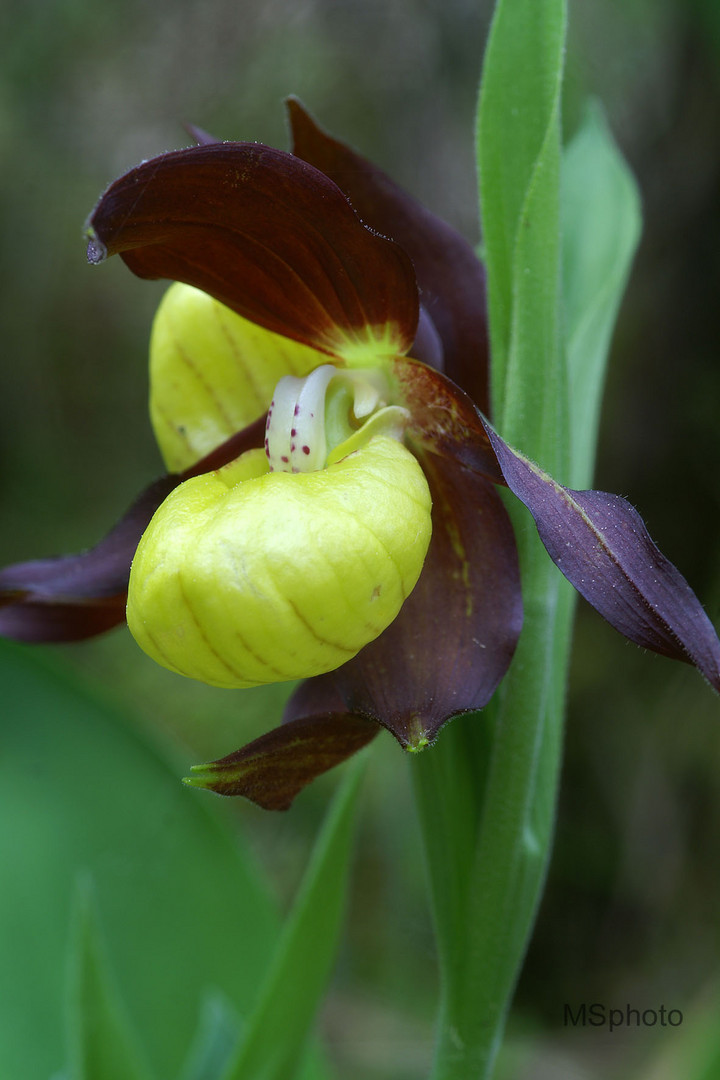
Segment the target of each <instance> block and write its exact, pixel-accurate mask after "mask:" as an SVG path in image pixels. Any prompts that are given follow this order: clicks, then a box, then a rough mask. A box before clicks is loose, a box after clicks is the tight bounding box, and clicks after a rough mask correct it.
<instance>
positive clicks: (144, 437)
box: [0, 0, 720, 1080]
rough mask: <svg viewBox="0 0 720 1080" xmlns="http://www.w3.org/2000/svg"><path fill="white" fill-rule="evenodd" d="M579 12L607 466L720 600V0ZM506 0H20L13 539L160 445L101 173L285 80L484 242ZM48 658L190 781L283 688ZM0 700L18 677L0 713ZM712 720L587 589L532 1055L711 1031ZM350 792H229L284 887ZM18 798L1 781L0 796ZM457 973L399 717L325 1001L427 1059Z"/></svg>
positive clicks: (134, 290)
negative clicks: (485, 114)
mask: <svg viewBox="0 0 720 1080" xmlns="http://www.w3.org/2000/svg"><path fill="white" fill-rule="evenodd" d="M570 9H571V33H570V48H569V54H568V80H567V107H566V128H567V133H568V134H571V133H572V130H573V127H574V125H575V123H576V122H577V118H578V117H579V115H580V110H581V108H582V104H583V101H584V100H585V98H586V96H587V95H588V94H593V95H597V96H599V97H600V98H601V99H602V101H603V102H604V104H605V106H606V108H607V111H608V115H609V119H610V123H611V126H612V128H613V131H614V133H615V135H616V137H617V139H618V141H619V143H620V145H621V147H622V150H623V152H624V153H625V155H626V157H627V159H628V161H629V163H630V165H631V167H632V169H633V171H634V172H635V175H636V177H637V178H638V181H639V185H640V188H641V192H642V197H643V204H644V214H645V229H644V235H643V240H642V244H641V248H640V252H639V255H638V258H637V261H636V265H635V268H634V271H633V274H632V278H631V282H630V288H629V291H628V294H627V297H626V300H625V303H624V305H623V309H622V312H621V318H620V324H619V327H618V330H617V333H616V336H615V343H614V349H613V358H612V362H611V369H610V376H609V383H608V393H607V398H606V407H605V411H604V420H603V428H602V443H601V448H600V456H599V464H598V475H597V486H599V487H602V488H606V489H609V490H613V491H617V492H619V493H620V494H623V495H626V496H628V497H629V498H630V500H631V501H632V502H633V504H634V505H635V506H637V507H638V509H639V510H640V511H641V512H642V513H643V515H644V517H645V519H646V521H647V524H648V527H649V529H650V531H651V534H652V535H653V536H654V538H655V539H656V540H657V541H658V543H659V544H660V545H661V547H662V548H663V550H664V551H665V553H666V554H667V555H668V556H669V557H670V558H672V559H673V561H674V562H676V564H677V565H678V566H679V568H680V569H681V570H682V572H683V573H684V574H685V575H686V576H687V578H688V579H689V581H690V583H691V584H692V585H693V587H694V588H695V590H696V591H697V592H698V594H699V595H700V596H701V598H702V599H703V601H704V602H705V604H706V607H707V609H708V611H709V614H710V615H711V617H712V618H713V619H714V620H715V622H716V624H717V621H718V616H719V615H720V542H719V534H720V479H719V477H720V433H719V431H718V402H720V316H719V315H718V296H720V137H719V134H718V133H719V131H720V4H718V3H717V0H594V2H593V0H570ZM490 12H491V5H490V3H488V2H477V0H474V2H471V0H391V2H387V0H384V2H381V0H339V2H333V0H300V2H297V3H293V2H291V0H244V3H243V4H242V6H241V5H238V4H236V3H230V2H227V0H202V2H200V0H179V2H175V3H170V2H168V0H165V2H161V3H142V4H141V3H139V0H130V2H128V3H123V4H120V3H113V2H111V0H93V2H90V0H27V2H26V3H25V4H24V5H23V7H22V9H20V8H19V7H14V6H11V5H10V4H9V3H7V2H6V4H5V5H4V7H3V8H2V9H1V10H0V161H1V163H2V165H1V168H0V207H1V210H0V216H1V218H2V232H1V233H0V309H1V319H0V326H1V327H2V331H1V332H2V342H3V344H2V358H3V359H2V364H1V365H0V507H1V510H0V513H1V518H0V521H1V523H2V527H1V529H0V564H4V563H6V562H11V561H16V560H19V559H21V558H28V557H32V556H42V555H48V554H53V553H60V552H64V551H72V550H77V549H80V548H82V547H85V546H88V545H89V544H91V543H93V542H95V540H97V539H98V538H99V537H100V536H101V535H102V534H103V532H104V531H105V530H106V529H107V528H108V527H109V526H110V524H111V523H112V522H113V521H114V520H115V519H116V518H117V516H118V515H119V514H120V513H121V511H122V510H123V509H124V508H125V506H126V505H127V504H128V503H129V502H130V501H131V499H132V498H133V496H134V495H135V494H136V492H137V491H139V490H140V489H141V488H142V487H143V485H144V484H146V483H147V482H148V481H149V480H151V479H152V478H153V477H154V476H156V475H157V474H158V473H159V472H160V471H161V464H160V461H159V457H158V454H157V451H156V449H155V447H154V444H153V440H152V436H151V432H150V427H149V422H148V419H147V409H146V392H147V379H146V359H147V357H146V349H147V338H148V329H149V324H150V320H151V318H152V314H153V310H154V307H155V305H156V303H157V300H158V297H159V296H160V294H161V292H162V289H163V286H162V285H161V284H158V285H155V284H148V283H143V282H140V281H137V280H135V279H133V278H132V277H131V276H130V275H129V274H128V273H127V271H126V270H125V269H124V267H123V266H122V265H121V264H120V263H119V262H117V263H113V262H111V263H109V264H108V265H106V266H104V267H102V268H101V269H94V268H89V267H88V266H87V265H86V264H85V259H84V248H83V243H82V225H83V221H84V219H85V218H86V216H87V215H88V213H89V212H90V210H91V209H92V206H93V204H94V202H95V200H96V198H97V197H98V195H99V193H100V192H101V190H102V189H103V188H104V187H105V186H106V185H107V184H108V183H109V182H110V181H111V180H112V179H114V178H115V176H116V175H118V174H119V173H120V172H122V171H123V170H125V169H126V168H129V167H130V166H132V165H134V164H136V163H137V162H138V161H139V160H141V159H142V158H145V157H150V156H152V155H154V154H156V153H158V152H160V151H163V150H169V149H175V148H177V147H179V146H182V145H186V144H187V142H188V139H187V137H186V136H185V134H184V132H183V130H182V127H181V124H182V122H183V121H191V122H194V123H197V124H199V125H200V126H202V127H204V128H205V129H207V130H210V131H212V132H213V133H215V134H217V135H218V136H219V137H223V138H242V139H258V140H261V141H264V142H268V143H271V144H274V145H279V146H284V145H285V140H286V131H285V125H284V117H283V110H282V104H281V102H282V98H283V97H284V96H285V95H286V94H289V93H294V94H297V95H299V96H300V97H301V99H302V100H303V101H304V102H305V104H306V105H307V106H308V107H309V108H310V109H311V111H313V112H314V113H315V115H316V116H317V117H318V119H320V121H321V122H322V123H323V124H324V125H325V126H326V127H328V128H329V129H330V130H331V131H333V132H334V133H335V134H337V135H339V136H341V137H343V138H345V139H346V140H347V141H350V142H351V143H353V144H354V145H355V146H356V147H357V148H358V149H360V150H361V151H362V152H364V153H365V154H367V155H368V156H370V157H372V158H373V159H374V160H375V161H377V162H378V163H379V164H381V165H383V166H384V167H385V168H386V169H387V170H388V171H389V172H391V173H392V175H393V176H394V177H395V178H396V179H398V180H399V181H400V182H401V183H403V184H404V185H405V186H406V187H407V188H408V189H410V190H411V191H412V192H413V193H414V194H415V195H417V196H418V197H419V198H420V199H421V200H423V201H424V202H425V203H426V204H428V205H429V206H430V207H431V208H432V209H433V210H435V211H436V212H438V213H439V214H441V215H442V216H444V217H446V218H447V219H448V220H450V221H451V222H453V223H454V224H455V225H456V226H457V227H459V228H460V229H461V230H462V231H463V232H465V233H466V235H468V236H469V237H470V238H471V239H472V240H475V239H476V238H477V214H476V207H475V191H474V163H473V145H472V126H473V118H474V110H475V93H476V87H477V81H478V76H479V70H480V62H481V57H482V50H483V46H484V40H485V35H486V32H487V26H488V22H489V18H490ZM51 652H52V655H53V662H54V663H55V664H56V665H58V664H59V665H60V667H61V668H62V669H63V671H64V672H65V676H64V677H65V678H67V679H69V680H70V681H71V682H72V683H73V684H74V685H75V686H80V687H90V688H91V689H92V692H93V693H95V692H96V689H98V688H99V691H100V693H101V694H102V695H103V696H104V698H106V699H110V700H112V703H113V708H114V709H115V710H116V711H117V712H118V713H125V714H126V715H127V716H128V717H131V721H130V722H131V723H133V724H137V725H140V727H141V728H142V729H143V730H149V731H150V732H151V737H152V739H153V740H156V741H157V742H158V744H159V745H160V746H161V747H163V748H165V750H166V751H167V753H168V754H170V755H171V757H172V760H173V763H174V766H176V769H177V774H178V775H182V773H183V772H184V771H185V770H186V769H187V767H188V765H189V764H191V763H192V762H194V761H200V760H207V759H209V758H211V757H217V756H220V755H221V754H223V753H227V752H229V751H230V750H233V749H235V748H236V746H238V745H240V744H241V743H243V742H245V741H247V740H248V739H249V738H251V737H253V736H254V735H255V734H258V733H260V732H261V731H263V730H265V729H267V728H268V727H269V726H271V725H272V724H273V723H274V722H275V721H276V718H277V715H278V709H279V703H280V699H281V697H282V693H283V692H284V691H281V692H280V693H279V694H278V692H271V693H265V692H262V691H249V692H246V693H244V694H234V693H230V692H225V691H219V690H213V689H209V688H206V687H202V686H196V685H192V684H189V683H188V682H186V681H185V680H181V679H178V678H175V677H173V676H171V675H170V674H169V673H167V672H164V671H161V670H160V669H158V668H156V667H155V666H154V665H153V664H152V663H151V662H150V661H148V660H146V659H145V658H144V656H143V655H142V654H140V652H139V651H138V650H137V649H136V648H135V646H134V644H133V643H132V641H131V640H130V639H129V637H128V635H127V633H126V631H124V630H121V631H117V632H115V633H113V634H111V635H108V636H107V637H105V638H103V639H99V640H97V641H95V642H91V643H87V644H85V645H82V646H75V647H72V648H65V647H62V648H60V647H59V648H57V649H54V650H51ZM93 688H95V689H93ZM3 700H4V690H3V688H2V687H0V709H1V708H2V702H3ZM44 708H47V706H46V705H45V706H44ZM21 712H22V710H21V709H20V710H19V712H18V710H17V709H16V710H15V711H14V713H13V716H12V722H13V723H16V722H18V717H19V713H21ZM719 718H720V710H719V709H718V702H717V699H716V698H715V697H714V695H713V694H712V693H711V691H710V690H708V689H707V688H706V687H705V686H704V685H703V684H702V682H701V680H700V679H699V677H698V676H697V675H696V674H695V673H694V672H692V671H690V670H689V669H687V670H685V669H683V668H681V667H680V666H677V665H676V666H673V665H672V664H671V663H670V662H667V661H664V660H662V659H660V658H658V657H652V656H647V655H645V656H644V655H642V654H641V652H640V651H639V650H637V649H636V648H635V647H633V646H630V645H627V644H626V643H625V642H624V641H623V640H622V639H621V638H620V637H619V636H617V635H616V634H615V633H614V632H613V631H612V630H611V629H609V628H608V627H607V626H606V625H605V624H604V623H603V622H602V620H600V619H599V617H597V616H596V615H595V614H594V613H592V612H590V611H589V610H588V609H587V608H586V607H585V606H581V608H580V610H579V615H578V625H577V640H576V649H575V655H574V664H573V672H572V682H571V687H570V701H569V716H568V738H567V755H566V763H565V768H564V775H563V788H562V793H561V799H560V807H559V823H558V837H557V845H556V850H555V855H554V859H553V863H552V867H551V872H550V878H549V883H548V889H547V893H546V897H545V900H544V903H543V906H542V910H541V913H540V919H539V922H538V926H537V931H536V934H535V937H534V940H533V944H532V946H531V949H530V953H529V957H528V962H527V965H526V969H525V972H524V974H523V977H522V980H521V983H520V987H519V992H518V997H517V1002H516V1008H515V1011H514V1014H513V1019H512V1023H511V1036H512V1040H511V1043H512V1048H513V1053H512V1056H511V1058H510V1059H509V1064H508V1066H507V1067H508V1070H509V1075H511V1076H513V1077H525V1076H527V1077H533V1078H534V1080H539V1078H541V1077H547V1078H553V1080H566V1078H567V1080H570V1078H572V1080H578V1078H581V1077H582V1078H585V1077H587V1078H588V1080H606V1078H611V1077H612V1078H615V1077H618V1078H620V1077H626V1076H628V1077H629V1076H635V1077H640V1076H642V1077H647V1080H650V1078H651V1077H656V1078H660V1077H661V1076H662V1075H664V1074H663V1073H662V1072H661V1071H660V1069H661V1065H660V1062H661V1060H662V1059H664V1058H667V1055H668V1054H670V1053H671V1052H674V1051H676V1050H677V1048H678V1047H679V1046H681V1038H685V1039H686V1040H687V1039H689V1038H690V1034H689V1033H690V1032H691V1018H695V1019H696V1020H697V1023H698V1025H699V1026H702V1024H701V1021H702V1017H703V1016H704V1015H705V1013H704V1011H703V1010H707V1009H708V1008H712V1002H713V1001H715V1000H716V997H715V995H717V994H718V992H719V991H720V988H719V986H718V973H719V972H720V964H719V963H718V961H719V960H720V940H719V935H720V917H719V915H720V911H719V908H720V904H719V903H718V898H719V897H720V858H719V857H718V850H720V798H719V796H718V775H719V774H720V725H719V724H718V719H719ZM7 723H8V721H7V720H6V721H4V722H3V724H4V725H5V724H7ZM2 738H3V744H4V745H7V744H8V743H7V739H8V736H7V734H4V735H3V736H2ZM332 786H333V781H332V779H326V780H324V781H323V782H321V783H319V784H317V785H315V787H313V788H312V789H311V790H309V791H308V792H306V793H305V794H304V795H303V796H302V797H301V798H300V799H299V800H298V803H297V805H296V807H295V809H293V811H291V813H290V814H288V815H278V816H272V815H267V814H263V813H261V812H259V811H257V810H256V809H255V808H253V807H250V806H247V805H242V806H240V805H232V804H228V803H222V804H220V803H219V802H218V804H217V806H216V807H215V809H217V810H218V812H219V813H220V814H221V815H222V816H223V817H224V818H225V819H226V821H227V823H228V824H229V825H230V827H231V828H232V829H233V830H237V831H239V832H240V833H241V834H242V836H243V838H244V841H245V843H246V844H247V845H249V847H250V849H251V850H252V852H253V853H254V855H255V856H256V857H257V858H258V859H259V860H260V861H261V863H262V864H263V866H264V868H265V871H266V873H267V875H268V877H269V879H270V881H271V882H272V883H273V884H274V885H275V886H276V887H277V889H278V893H279V896H280V903H281V906H283V905H285V904H287V902H288V899H289V897H290V896H291V895H292V890H293V888H294V887H295V884H296V883H297V880H298V877H299V874H300V873H301V870H302V867H303V865H304V862H305V859H306V856H307V852H308V848H309V844H310V839H311V836H312V832H313V829H314V828H315V825H316V823H317V822H318V820H319V819H320V817H321V816H322V812H323V808H324V806H325V804H326V802H327V798H328V794H329V792H330V791H331V789H332ZM130 787H132V780H130ZM83 797H84V796H83V792H82V790H78V792H77V798H78V800H80V802H82V799H83ZM184 797H185V798H186V799H192V800H202V799H204V798H209V797H208V796H204V794H203V793H198V792H190V791H188V792H186V793H185V795H184ZM21 812H22V811H21V810H20V809H18V807H17V806H15V805H14V804H12V802H11V801H10V798H9V796H8V794H7V792H6V794H5V797H4V798H3V805H2V813H3V814H9V815H14V814H18V813H21ZM192 872H193V868H192V866H188V873H189V874H192ZM152 917H153V913H152V912H149V913H148V918H152ZM158 917H160V916H158ZM435 994H436V972H435V962H434V956H433V945H432V932H431V926H430V922H429V916H428V912H427V907H426V901H425V895H424V883H423V868H422V859H421V853H420V846H419V839H418V835H417V830H416V826H415V822H414V817H413V809H412V803H411V799H410V794H409V785H408V777H407V763H406V762H405V761H404V760H403V758H402V756H401V754H400V752H399V751H398V750H397V748H396V747H395V746H394V745H393V744H392V743H391V740H390V739H389V738H385V737H382V738H381V740H379V743H378V746H377V748H376V750H375V752H374V758H373V764H372V768H371V779H370V782H369V785H368V790H367V795H366V802H365V808H364V815H363V820H362V823H361V834H360V848H359V862H358V866H357V872H356V875H355V879H354V885H353V893H352V903H351V911H350V918H349V923H348V931H347V936H346V942H345V946H344V950H343V955H342V958H341V962H340V965H339V968H338V972H337V976H336V979H335V982H334V985H333V991H332V994H331V997H330V1000H329V1003H328V1005H327V1008H326V1009H325V1011H324V1013H323V1017H322V1024H321V1027H322V1030H323V1032H324V1034H325V1036H326V1037H327V1039H328V1040H329V1045H330V1049H331V1059H332V1060H334V1061H335V1063H336V1065H337V1068H338V1074H339V1075H341V1076H343V1078H347V1080H354V1078H356V1077H357V1078H358V1080H361V1078H364V1077H368V1078H372V1080H385V1078H390V1077H393V1078H396V1080H404V1078H406V1077H407V1078H408V1080H409V1078H411V1077H420V1076H422V1075H424V1073H425V1071H426V1069H427V1063H428V1061H429V1059H430V1055H431V1046H432V1022H433V1011H434V1002H435ZM583 1001H585V1002H588V1003H590V1002H593V1001H600V1002H605V1003H606V1004H608V1005H613V1006H614V1005H619V1006H620V1007H624V1005H625V1004H626V1002H628V1001H629V1002H631V1003H633V1004H638V1005H640V1006H642V1007H645V1008H657V1007H659V1006H660V1004H665V1006H666V1008H668V1009H669V1008H679V1009H682V1010H683V1012H684V1013H685V1016H686V1024H684V1025H683V1028H682V1029H681V1030H680V1032H672V1033H670V1034H669V1036H668V1033H667V1032H660V1031H658V1030H657V1029H646V1030H640V1031H634V1030H633V1031H630V1032H627V1031H626V1032H624V1033H618V1032H615V1033H613V1034H612V1035H610V1034H608V1033H607V1032H605V1031H602V1030H600V1031H590V1030H588V1029H585V1030H584V1031H583V1030H580V1029H574V1030H573V1029H566V1028H564V1027H563V1005H564V1003H565V1002H568V1003H570V1004H574V1005H577V1004H579V1003H581V1002H583ZM708 1003H711V1004H710V1005H709V1004H708ZM668 1037H669V1039H670V1042H669V1043H668V1042H667V1040H668ZM693 1037H694V1036H693ZM697 1038H698V1039H700V1038H701V1035H698V1036H697ZM673 1039H674V1040H675V1042H674V1044H672V1045H670V1044H671V1043H672V1040H673ZM655 1059H657V1060H655ZM668 1075H670V1074H668ZM673 1075H680V1073H677V1074H673ZM708 1075H710V1074H708ZM18 1080H23V1078H18ZM33 1080H34V1078H33Z"/></svg>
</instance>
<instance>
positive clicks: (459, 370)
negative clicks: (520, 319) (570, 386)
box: [288, 98, 488, 412]
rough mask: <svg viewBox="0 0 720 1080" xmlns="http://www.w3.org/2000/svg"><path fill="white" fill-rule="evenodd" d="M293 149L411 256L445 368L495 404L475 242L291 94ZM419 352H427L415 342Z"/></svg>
mask: <svg viewBox="0 0 720 1080" xmlns="http://www.w3.org/2000/svg"><path fill="white" fill-rule="evenodd" d="M288 110H289V114H290V123H291V126H292V133H293V153H294V154H296V155H297V156H298V157H301V158H302V159H303V160H304V161H309V162H310V163H311V164H312V165H315V167H316V168H318V169H320V170H321V171H322V172H323V173H325V175H326V176H329V177H330V178H331V179H332V180H334V181H335V183H336V184H337V185H338V187H339V188H341V189H342V190H343V191H344V192H345V194H346V195H347V196H348V198H349V199H350V202H351V203H352V205H353V206H354V207H355V209H356V210H357V212H358V214H359V215H360V217H361V218H362V219H363V221H364V222H365V223H366V224H367V225H369V226H370V228H372V229H377V231H378V232H381V233H383V235H385V236H391V237H392V238H393V240H397V242H398V243H399V244H400V245H401V246H402V247H403V248H404V249H405V251H406V252H407V253H408V255H409V256H410V258H411V259H412V262H413V265H414V267H415V273H416V275H417V281H418V286H419V288H420V299H421V301H422V304H423V306H424V307H425V309H426V310H427V313H428V315H429V316H430V319H431V320H432V323H433V324H434V326H435V327H436V328H437V331H438V333H439V335H440V338H441V340H442V343H443V351H444V357H445V367H444V370H445V371H446V372H447V374H448V375H449V376H450V378H451V379H453V380H454V381H455V382H456V383H458V385H460V386H462V387H463V389H464V390H466V391H467V393H468V394H469V395H470V396H471V398H473V400H474V401H475V403H476V404H477V405H478V406H479V407H480V408H481V409H483V410H484V411H485V412H487V411H488V334H487V315H486V300H485V271H484V268H483V266H482V264H481V263H480V262H479V260H478V259H477V257H476V256H475V252H474V251H473V249H472V247H471V246H470V244H468V243H467V241H466V240H465V239H464V238H463V237H462V236H460V234H459V233H457V232H455V230H454V229H452V228H451V227H450V226H449V225H447V224H446V223H445V222H444V221H441V219H440V218H438V217H436V216H435V215H434V214H431V213H430V211H429V210H426V209H425V208H424V207H423V206H421V205H420V203H418V202H417V201H416V200H415V199H413V198H412V197H411V196H410V195H408V194H407V193H406V192H405V191H403V190H402V188H400V187H398V185H397V184H395V183H394V182H393V181H392V180H391V179H390V177H389V176H387V175H386V174H385V173H384V172H382V170H381V169H378V168H377V167H376V166H375V165H373V164H371V162H369V161H367V160H366V159H365V158H363V157H361V156H360V154H356V153H355V151H354V150H351V149H350V147H348V146H346V145H345V144H344V143H341V142H338V141H337V140H336V139H333V138H332V137H331V136H330V135H328V134H327V133H326V132H325V131H323V130H322V128H320V127H318V125H317V124H316V123H315V121H314V120H313V119H312V117H311V116H310V115H309V114H308V113H307V112H306V111H305V109H304V108H303V106H302V105H301V104H300V102H299V101H297V99H296V98H290V99H289V101H288ZM412 355H413V356H418V358H419V359H422V360H426V359H428V357H427V356H426V355H419V354H418V353H416V352H415V350H412Z"/></svg>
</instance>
